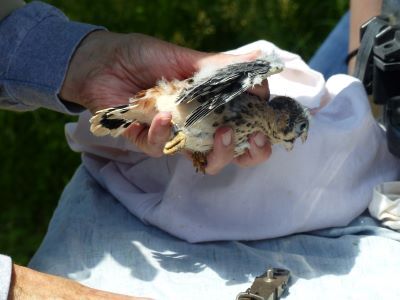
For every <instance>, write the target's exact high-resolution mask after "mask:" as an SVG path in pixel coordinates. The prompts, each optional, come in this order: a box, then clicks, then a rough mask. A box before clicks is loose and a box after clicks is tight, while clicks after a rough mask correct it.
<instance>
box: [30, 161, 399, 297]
mask: <svg viewBox="0 0 400 300" xmlns="http://www.w3.org/2000/svg"><path fill="white" fill-rule="evenodd" d="M132 201H135V199H132ZM271 226H273V224H272V225H271ZM399 240H400V233H396V232H393V231H390V230H389V229H385V228H381V227H379V224H377V223H376V222H374V221H373V220H372V219H370V218H365V217H364V218H359V219H357V220H355V221H354V222H353V223H352V224H350V225H349V226H348V227H345V228H337V229H327V230H322V231H319V232H315V233H314V235H310V234H297V235H292V236H288V237H282V238H276V239H269V240H263V241H253V242H236V241H232V242H209V243H200V244H191V243H188V242H185V241H183V240H180V239H177V238H175V237H173V236H171V235H169V234H168V233H165V232H163V231H161V230H159V229H157V228H155V227H152V226H146V225H145V224H143V223H142V222H141V221H140V220H138V219H137V218H136V217H135V216H133V215H132V214H131V213H129V212H128V210H126V209H125V208H124V207H123V206H122V205H121V204H120V203H119V202H118V201H116V200H115V199H114V198H113V197H112V196H111V195H110V194H109V193H108V192H107V191H106V190H104V189H102V188H101V187H100V186H99V184H98V183H97V182H96V181H95V180H94V179H93V178H92V177H91V176H90V175H89V174H88V172H87V171H86V170H85V168H84V167H81V168H80V169H79V170H78V171H77V173H76V174H75V176H74V177H73V178H72V180H71V182H70V183H69V185H68V186H67V187H66V189H65V191H64V193H63V195H62V198H61V201H60V203H59V206H58V208H57V210H56V212H55V214H54V216H53V218H52V221H51V224H50V226H49V230H48V233H47V235H46V237H45V239H44V241H43V243H42V245H41V247H40V249H39V250H38V252H37V253H36V254H35V256H34V257H33V259H32V261H31V263H30V267H32V268H34V269H37V270H39V271H42V272H46V273H51V274H56V275H61V276H65V277H69V278H71V279H75V280H77V281H79V282H81V283H83V284H85V285H88V286H90V287H94V288H98V289H103V290H108V291H112V292H117V293H122V294H128V295H136V296H147V297H151V298H153V299H156V300H157V299H163V300H168V299H193V300H200V299H235V297H236V295H237V294H238V293H239V292H244V291H246V289H247V288H248V287H250V285H251V282H252V281H253V280H254V277H255V276H259V275H261V274H262V273H263V272H264V271H265V269H266V268H269V267H278V268H286V269H288V270H290V272H291V275H292V277H291V278H292V279H291V282H290V288H289V295H288V296H287V297H286V298H285V299H287V300H300V299H321V297H322V298H324V299H326V300H336V299H354V300H355V299H365V300H376V299H387V300H398V299H400V290H399V289H398V288H397V281H398V278H399V276H400V274H399V273H400V270H399V267H398V266H399V265H400V243H399ZM365 287H368V288H365ZM321 295H323V296H321Z"/></svg>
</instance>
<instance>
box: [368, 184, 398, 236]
mask: <svg viewBox="0 0 400 300" xmlns="http://www.w3.org/2000/svg"><path fill="white" fill-rule="evenodd" d="M368 208H369V212H370V214H371V215H372V216H373V217H375V218H377V219H378V220H380V221H382V224H383V225H385V226H387V227H389V228H391V229H394V230H400V182H385V183H382V184H379V185H377V186H376V187H375V188H374V191H373V197H372V201H371V203H370V204H369V207H368Z"/></svg>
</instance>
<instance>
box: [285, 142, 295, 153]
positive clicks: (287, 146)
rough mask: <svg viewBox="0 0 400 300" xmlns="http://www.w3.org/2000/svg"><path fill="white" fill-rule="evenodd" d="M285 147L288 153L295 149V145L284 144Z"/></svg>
mask: <svg viewBox="0 0 400 300" xmlns="http://www.w3.org/2000/svg"><path fill="white" fill-rule="evenodd" d="M283 146H284V147H285V149H286V151H292V150H293V147H294V143H290V142H285V143H283Z"/></svg>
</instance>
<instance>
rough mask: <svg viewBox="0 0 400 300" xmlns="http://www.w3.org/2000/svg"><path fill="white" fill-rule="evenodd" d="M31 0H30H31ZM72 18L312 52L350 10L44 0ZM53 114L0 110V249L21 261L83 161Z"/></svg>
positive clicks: (284, 1)
mask: <svg viewBox="0 0 400 300" xmlns="http://www.w3.org/2000/svg"><path fill="white" fill-rule="evenodd" d="M28 2H30V1H28ZM46 2H48V3H50V4H53V5H55V6H57V7H58V8H60V9H61V10H62V11H64V13H65V14H66V15H67V16H69V17H70V18H71V19H72V20H76V21H80V22H87V23H92V24H98V25H104V26H106V27H107V28H108V29H109V30H112V31H119V32H141V33H146V34H149V35H153V36H156V37H159V38H162V39H165V40H168V41H171V42H174V43H178V44H180V45H184V46H188V47H192V48H196V49H199V50H211V51H218V50H226V49H231V48H235V47H238V46H241V45H243V44H246V43H249V42H252V41H254V40H258V39H267V40H270V41H272V42H274V43H275V44H277V45H278V46H280V47H282V48H285V49H287V50H290V51H292V52H296V53H299V54H300V55H301V56H302V57H303V58H304V59H306V60H307V59H308V58H310V56H311V55H312V53H313V52H314V51H315V50H316V49H317V48H318V46H319V45H320V43H321V42H322V41H323V39H324V38H325V37H326V35H327V34H328V33H329V31H330V30H331V29H332V27H333V26H334V25H335V23H336V22H337V20H338V19H339V18H340V16H341V15H342V14H343V12H344V11H346V10H347V9H348V1H347V0H331V1H319V0H303V1H302V0H240V1H231V0H212V1H210V0H204V1H194V0H186V1H180V0H159V1H156V0H154V1H149V0H135V1H133V0H131V1H128V0H96V1H94V0H57V1H56V0H48V1H46ZM71 120H74V118H73V117H70V116H64V115H61V114H58V113H55V112H49V111H45V110H42V109H40V110H37V111H35V112H29V113H13V112H7V111H0V128H1V130H0V158H1V163H0V226H1V227H0V253H5V254H8V255H11V256H12V257H13V259H14V261H15V262H17V263H19V264H26V263H27V262H28V261H29V258H30V257H31V256H32V254H33V253H34V251H35V249H36V248H37V247H38V246H39V244H40V241H41V239H42V238H43V236H44V234H45V232H46V227H47V224H48V222H49V220H50V217H51V214H52V212H53V210H54V208H55V206H56V205H57V201H58V198H59V195H60V193H61V191H62V189H63V187H64V185H65V184H66V183H67V182H68V179H69V178H70V177H71V175H72V174H73V172H74V170H75V168H76V167H77V165H78V164H79V162H80V158H79V154H77V153H73V152H72V151H71V150H69V148H68V146H67V144H66V142H65V138H64V130H63V127H64V124H65V123H66V122H68V121H71Z"/></svg>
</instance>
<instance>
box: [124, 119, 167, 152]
mask: <svg viewBox="0 0 400 300" xmlns="http://www.w3.org/2000/svg"><path fill="white" fill-rule="evenodd" d="M171 118H172V117H171V113H168V112H160V113H158V114H157V115H156V116H155V117H154V119H153V121H152V122H151V125H150V127H147V126H144V125H141V124H137V123H134V124H132V125H131V126H129V128H128V130H127V131H126V132H125V133H124V136H125V137H127V138H128V139H129V140H130V141H132V143H134V144H135V145H136V146H137V147H138V148H139V149H140V150H142V151H143V152H144V153H146V154H147V155H149V156H153V157H160V156H162V155H163V148H164V145H165V143H166V142H167V141H168V139H169V137H170V134H171Z"/></svg>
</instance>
